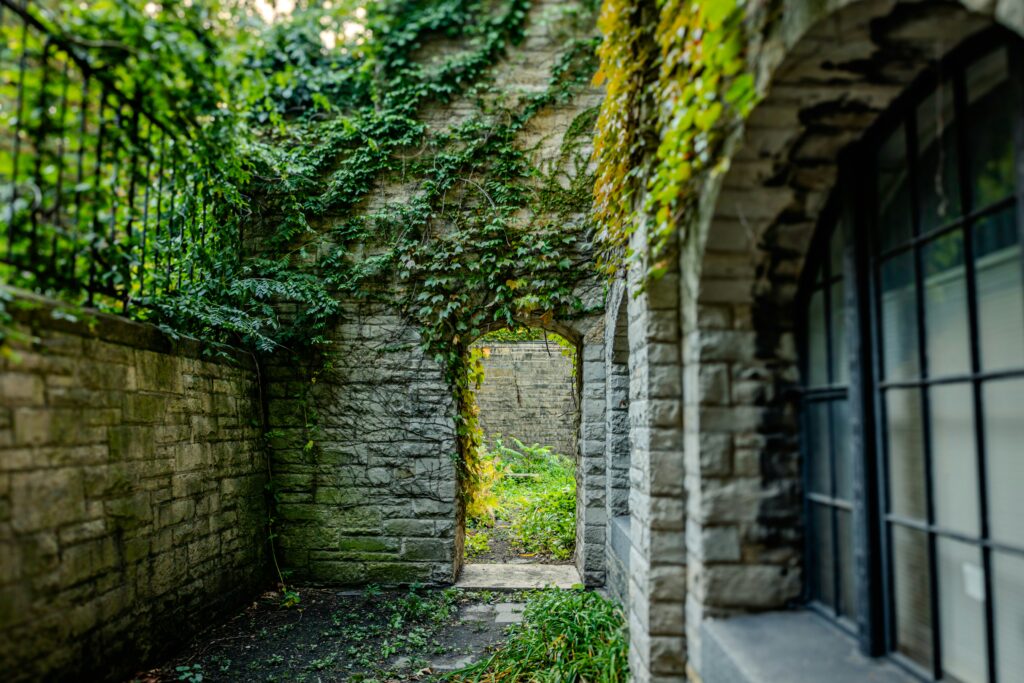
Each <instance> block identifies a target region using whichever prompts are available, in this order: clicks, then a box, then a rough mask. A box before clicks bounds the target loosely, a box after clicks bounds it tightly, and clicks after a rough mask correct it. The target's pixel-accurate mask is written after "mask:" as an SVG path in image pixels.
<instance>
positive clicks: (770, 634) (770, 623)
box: [700, 611, 917, 683]
mask: <svg viewBox="0 0 1024 683" xmlns="http://www.w3.org/2000/svg"><path fill="white" fill-rule="evenodd" d="M700 631H701V641H702V642H701V647H702V652H701V662H700V668H701V671H700V676H701V680H702V681H703V683H781V682H782V681H785V682H786V683H805V682H806V683H820V682H821V681H828V682H829V683H916V681H917V679H916V678H914V677H913V676H911V675H910V674H908V673H905V672H904V671H902V670H901V669H900V668H898V667H897V666H896V665H895V664H893V663H892V662H889V661H887V660H885V659H871V658H869V657H866V656H864V655H863V654H861V653H860V650H859V649H858V647H857V643H856V641H854V640H853V639H852V638H850V637H849V636H847V635H846V634H844V633H842V632H841V631H840V630H839V629H838V628H836V627H834V626H832V625H830V624H828V623H827V622H826V621H825V620H824V619H823V618H822V617H820V616H818V615H816V614H814V613H812V612H808V611H796V612H768V613H765V614H758V615H752V616H744V617H735V618H733V619H712V620H709V621H705V622H704V623H703V624H701V627H700Z"/></svg>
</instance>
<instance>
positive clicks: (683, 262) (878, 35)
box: [605, 0, 1024, 683]
mask: <svg viewBox="0 0 1024 683" xmlns="http://www.w3.org/2000/svg"><path fill="white" fill-rule="evenodd" d="M769 6H770V5H769V3H753V4H752V5H750V7H751V8H752V10H753V11H754V13H755V15H756V14H757V10H758V8H767V7H769ZM1021 8H1022V5H1021V3H1020V1H1019V0H980V1H973V0H972V1H967V0H964V1H962V2H937V1H923V2H921V1H909V0H908V1H906V2H901V1H899V0H825V1H819V0H785V1H784V2H783V3H781V9H782V11H781V12H779V13H778V14H773V13H771V12H765V13H764V18H765V19H766V21H765V23H764V24H763V25H761V26H760V27H759V28H758V27H755V32H760V31H761V30H762V29H763V32H762V33H760V34H759V35H758V36H757V40H755V41H753V42H752V44H751V45H750V46H748V48H749V49H748V57H749V60H750V64H751V66H752V68H753V70H754V72H755V76H756V82H757V88H758V91H759V94H760V95H761V96H762V98H763V99H762V101H761V103H760V104H759V105H758V107H757V109H756V110H755V111H754V112H753V113H752V115H751V117H750V118H749V120H748V121H747V122H746V124H745V125H744V126H738V127H737V128H736V129H735V130H734V131H733V133H732V135H731V137H730V139H729V140H728V144H727V156H728V157H729V160H730V164H729V165H728V169H729V170H728V172H727V173H724V174H721V175H717V176H715V177H713V178H712V179H711V180H710V182H707V183H705V184H704V186H703V187H702V189H701V192H702V194H701V196H700V198H699V203H698V216H697V218H698V220H697V225H695V226H692V227H688V228H687V229H686V230H682V229H681V230H680V231H679V233H680V235H682V239H681V241H680V243H679V244H678V245H674V246H675V249H676V251H675V259H674V260H675V264H674V266H673V267H671V268H670V269H669V272H668V273H667V275H666V276H665V277H663V278H662V279H661V280H659V281H657V282H653V283H651V282H644V281H642V280H641V277H640V276H639V275H638V274H637V273H636V272H634V271H633V270H632V269H631V270H630V271H629V272H628V273H626V275H625V277H624V278H622V279H621V280H620V281H619V282H618V283H616V285H615V287H613V288H612V295H611V296H610V299H609V304H610V305H609V308H608V311H607V313H606V318H605V326H606V330H610V329H611V327H612V326H614V325H617V323H618V320H619V319H620V315H619V313H620V312H619V311H618V310H616V306H617V304H616V303H615V302H616V301H617V297H618V296H619V294H618V290H619V289H620V288H624V289H625V290H626V293H625V300H626V309H627V312H628V315H627V317H628V335H627V337H628V349H629V360H628V364H627V365H628V371H629V405H628V415H629V424H628V434H629V442H630V449H629V459H630V469H629V471H630V475H631V476H630V481H629V497H628V500H629V505H628V509H629V521H630V526H629V533H628V534H624V533H621V532H617V531H616V529H618V528H619V527H618V525H617V524H615V523H613V524H612V525H611V528H612V533H611V534H609V536H608V543H607V552H606V557H608V558H609V567H608V576H609V582H610V584H611V585H610V588H612V589H613V590H614V591H615V592H616V593H618V594H621V595H624V606H625V608H626V611H627V614H628V615H629V622H630V668H631V672H632V675H633V679H634V681H637V683H645V682H648V681H658V682H660V683H669V682H673V683H680V682H682V681H684V680H691V681H699V680H700V676H701V671H702V661H701V657H702V654H701V635H700V634H701V628H700V627H701V624H702V622H705V621H706V620H708V619H711V618H721V617H729V616H733V615H737V614H741V613H745V612H752V611H763V610H773V609H782V608H785V607H786V606H788V605H790V604H791V603H792V602H793V601H795V600H799V598H800V595H801V591H802V589H803V576H802V573H801V563H802V540H803V539H802V533H803V532H802V525H803V520H802V510H801V476H800V475H801V462H800V456H799V446H800V444H799V432H798V429H797V424H796V410H795V400H796V394H795V392H794V391H793V390H794V388H795V386H796V383H797V381H798V373H797V367H796V344H795V337H794V327H795V295H796V291H797V283H798V280H799V277H800V274H801V271H802V269H803V267H804V259H805V255H806V253H807V249H808V245H809V243H810V240H811V237H812V235H813V233H814V231H815V228H816V227H817V223H818V220H819V217H820V215H821V213H822V211H823V209H824V208H825V206H826V205H827V203H828V200H829V196H830V194H831V193H832V189H833V186H834V184H835V181H836V178H837V177H838V169H839V165H840V158H841V156H842V155H843V154H845V153H847V151H848V150H849V149H850V148H851V147H852V146H854V145H856V144H857V142H858V141H859V140H860V139H861V137H862V136H863V135H864V134H865V132H866V131H868V130H869V129H870V128H871V126H872V125H873V124H874V123H875V122H876V121H877V120H878V119H879V117H880V116H881V115H883V113H884V112H885V110H886V109H887V108H888V107H889V106H890V105H891V104H892V103H893V102H894V101H895V100H896V98H898V97H899V95H900V93H902V92H903V91H904V90H905V89H906V88H907V86H908V85H909V84H910V83H911V82H912V81H913V80H914V79H915V77H916V76H917V75H918V74H920V73H921V71H922V70H923V69H924V68H925V67H926V66H927V65H928V64H930V63H933V62H934V60H935V59H937V58H939V57H941V56H942V55H944V54H946V53H947V52H948V51H949V50H951V49H953V48H954V47H955V46H956V45H957V44H958V43H959V42H960V41H961V40H962V39H964V38H965V37H966V36H969V35H970V34H972V33H975V32H977V31H979V30H981V29H983V28H985V27H986V26H990V25H993V24H999V25H1003V26H1005V27H1008V28H1010V29H1011V30H1014V31H1015V32H1017V33H1018V34H1021V35H1024V11H1022V9H1021ZM752 23H753V22H752ZM657 104H658V103H655V106H657ZM641 182H642V180H641ZM644 239H645V236H644V229H643V226H639V229H638V230H637V231H636V232H634V234H633V237H632V240H633V241H632V242H631V246H632V247H633V249H634V250H635V251H636V252H638V253H645V243H644ZM617 336H619V335H613V334H610V333H609V334H607V335H606V348H607V349H608V351H607V352H608V354H609V357H608V358H607V360H608V368H609V372H618V369H617V368H616V367H615V363H614V360H615V358H616V356H617V354H616V353H615V351H614V349H615V348H616V347H615V345H616V337H617ZM612 381H613V379H612V376H611V375H610V376H609V380H608V389H609V394H608V395H609V397H611V396H612V393H611V390H612ZM613 407H614V404H613V403H612V400H611V399H609V405H608V408H609V410H608V422H607V434H608V442H607V445H608V454H609V456H608V459H607V465H608V467H609V470H608V474H609V479H610V478H611V476H612V471H613V470H612V469H611V468H612V467H613V466H614V465H613V463H614V457H615V448H614V447H613V445H612V442H613V439H614V434H615V430H616V429H621V428H620V427H616V416H615V415H614V410H613V409H612V408H613ZM855 476H857V473H856V472H855ZM608 495H609V499H611V497H612V496H613V495H615V487H614V486H612V485H611V484H609V488H608ZM614 508H615V506H614V505H610V506H609V511H610V513H611V514H612V515H616V514H617V513H616V512H615V510H614ZM864 517H865V515H864V514H863V511H857V515H856V516H855V522H854V525H855V529H854V532H855V534H862V533H866V531H865V529H864V524H865V520H864ZM619 519H620V520H621V518H619ZM623 536H626V537H628V541H629V546H630V555H629V563H628V571H627V570H626V569H625V566H626V565H625V563H622V562H619V564H618V565H616V564H614V562H616V561H617V560H616V558H621V557H622V555H623V548H624V546H625V543H624V541H623V538H622V537H623ZM617 541H618V545H619V546H620V547H619V548H616V543H617ZM618 572H625V573H628V582H627V584H628V585H626V586H625V588H622V587H620V586H619V579H618V578H617V573H618ZM860 618H871V616H870V615H861V617H860Z"/></svg>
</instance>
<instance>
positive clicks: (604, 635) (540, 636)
mask: <svg viewBox="0 0 1024 683" xmlns="http://www.w3.org/2000/svg"><path fill="white" fill-rule="evenodd" d="M441 680H443V681H450V682H452V683H471V682H472V683H497V682H498V681H501V683H556V682H557V683H575V682H577V681H579V682H584V681H585V682H586V683H625V682H626V681H627V680H629V669H628V660H627V637H626V625H625V620H624V619H623V616H622V612H621V611H620V610H619V609H618V607H616V606H615V605H614V604H613V603H612V602H609V601H608V600H605V599H604V598H602V597H601V596H600V595H598V594H597V593H591V592H587V591H584V590H582V589H580V590H571V591H561V590H546V591H541V592H538V593H535V594H533V595H532V596H531V597H530V598H529V599H528V600H527V602H526V611H525V613H524V615H523V623H522V624H518V625H516V626H513V627H511V628H510V630H509V637H508V641H507V642H506V643H505V645H504V646H502V647H501V649H499V650H498V651H497V652H495V653H494V654H493V655H492V656H491V657H490V658H489V659H485V660H482V661H480V662H478V663H476V664H473V665H470V666H468V667H466V668H464V669H461V670H459V671H455V672H452V673H450V674H447V675H445V676H444V677H443V678H442V679H441Z"/></svg>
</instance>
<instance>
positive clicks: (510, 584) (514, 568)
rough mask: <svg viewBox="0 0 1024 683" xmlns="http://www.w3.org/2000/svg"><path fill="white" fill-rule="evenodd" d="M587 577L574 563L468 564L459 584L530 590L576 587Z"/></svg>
mask: <svg viewBox="0 0 1024 683" xmlns="http://www.w3.org/2000/svg"><path fill="white" fill-rule="evenodd" d="M582 584H583V580H582V579H581V578H580V573H579V572H578V571H577V570H576V567H574V566H573V565H571V564H467V565H465V566H464V567H463V568H462V574H461V575H460V576H459V580H458V581H456V582H455V586H456V587H457V588H472V589H473V590H499V591H500V590H526V589H530V588H573V587H574V586H580V585H582Z"/></svg>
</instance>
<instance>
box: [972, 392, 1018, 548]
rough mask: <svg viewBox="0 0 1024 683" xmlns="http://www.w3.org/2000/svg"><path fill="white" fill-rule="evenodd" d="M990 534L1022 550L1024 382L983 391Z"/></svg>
mask: <svg viewBox="0 0 1024 683" xmlns="http://www.w3.org/2000/svg"><path fill="white" fill-rule="evenodd" d="M982 405H983V410H984V414H985V417H984V423H985V450H986V451H987V453H986V454H985V455H986V459H985V463H986V470H987V475H988V508H989V510H988V516H989V531H990V534H991V536H992V538H994V539H995V540H997V541H1000V542H1002V543H1008V544H1011V545H1015V546H1017V547H1019V548H1024V523H1022V521H1021V520H1024V456H1022V455H1021V453H1022V449H1024V418H1022V417H1021V415H1022V411H1021V406H1024V380H1021V379H1011V380H997V381H992V382H987V383H985V385H984V387H983V389H982Z"/></svg>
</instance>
